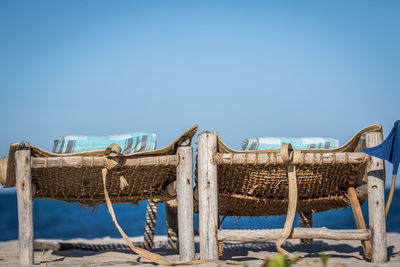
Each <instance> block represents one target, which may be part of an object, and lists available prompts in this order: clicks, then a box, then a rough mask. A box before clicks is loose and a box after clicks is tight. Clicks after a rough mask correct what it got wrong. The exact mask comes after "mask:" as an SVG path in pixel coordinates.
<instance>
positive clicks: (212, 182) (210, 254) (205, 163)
mask: <svg viewBox="0 0 400 267" xmlns="http://www.w3.org/2000/svg"><path fill="white" fill-rule="evenodd" d="M216 151H217V135H216V134H215V133H208V132H203V133H201V134H200V135H199V136H198V183H199V184H198V187H199V232H200V258H201V259H211V260H216V259H218V240H217V228H218V196H217V165H216V164H215V162H214V160H213V156H214V153H215V152H216Z"/></svg>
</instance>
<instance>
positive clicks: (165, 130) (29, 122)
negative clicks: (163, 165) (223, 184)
mask: <svg viewBox="0 0 400 267" xmlns="http://www.w3.org/2000/svg"><path fill="white" fill-rule="evenodd" d="M399 14H400V2H399V1H351V2H349V1H291V2H286V1H155V2H154V1H1V3H0V73H1V74H0V90H1V91H0V94H1V95H0V112H1V114H2V125H3V127H2V129H1V131H0V140H1V142H0V152H1V155H7V153H8V146H9V143H10V142H14V141H21V140H27V141H29V142H31V143H32V144H35V145H38V146H41V147H43V148H45V149H51V147H52V142H53V139H54V138H56V137H59V136H62V135H69V134H98V135H106V134H116V133H126V132H133V131H148V132H155V133H157V135H158V139H157V140H158V147H161V146H164V145H166V144H167V143H169V142H170V141H172V140H173V139H174V138H175V137H176V136H177V135H178V134H179V133H180V132H182V131H183V130H185V129H186V128H188V127H190V126H191V125H192V124H195V123H196V124H198V125H199V127H200V130H205V129H207V130H218V132H219V133H220V134H221V136H222V138H223V139H224V140H225V141H226V142H227V143H228V144H229V145H231V146H232V147H234V148H240V144H241V141H242V139H244V138H246V137H254V136H325V137H335V138H338V139H339V140H340V143H341V144H343V143H344V142H345V141H347V140H348V139H349V138H350V137H351V136H352V135H353V134H354V133H355V132H356V131H358V130H359V129H361V128H363V127H365V126H367V125H370V124H373V123H381V124H382V125H383V127H384V133H385V136H386V135H387V134H388V132H389V130H390V128H391V127H392V126H393V122H394V121H395V120H397V119H400V107H399V100H400V86H399V85H400V49H399V48H400V16H399ZM387 173H388V174H390V173H391V167H390V168H388V171H387Z"/></svg>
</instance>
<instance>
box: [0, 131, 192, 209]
mask: <svg viewBox="0 0 400 267" xmlns="http://www.w3.org/2000/svg"><path fill="white" fill-rule="evenodd" d="M196 131H197V126H196V125H195V126H193V127H191V128H190V129H188V130H186V131H185V132H183V133H182V134H181V135H180V136H179V137H178V138H176V139H175V140H174V141H173V142H172V143H171V144H169V145H168V146H166V147H164V148H161V149H156V150H151V151H143V152H136V153H133V154H123V155H121V154H120V155H114V156H112V155H111V156H110V155H108V156H107V155H106V152H105V151H104V150H93V151H85V152H77V153H71V154H55V153H51V152H48V151H45V150H43V149H41V148H39V147H36V146H33V145H30V150H31V155H32V156H31V168H32V170H31V172H32V184H33V186H34V187H35V188H36V191H34V192H33V193H34V197H35V198H50V199H57V200H62V201H67V202H78V203H81V204H85V205H90V206H92V205H98V204H103V203H106V201H105V195H104V189H103V180H102V169H103V168H104V167H107V169H108V172H107V181H106V186H107V189H108V193H109V197H110V199H111V201H112V202H114V203H122V202H129V203H137V202H138V201H142V200H147V199H156V200H158V201H167V200H170V199H174V198H175V195H173V196H172V195H170V194H168V193H167V192H166V190H165V188H166V186H167V185H168V184H170V183H172V182H174V181H175V180H176V167H177V165H178V164H179V157H178V155H176V150H177V147H178V146H179V145H180V144H182V143H183V142H189V144H190V142H191V139H192V137H193V135H194V134H195V133H196ZM19 149H21V144H19V143H12V144H11V145H10V150H9V155H8V164H7V172H6V175H5V176H6V179H5V182H4V187H13V186H15V152H16V151H17V150H19ZM3 176H4V175H3ZM3 179H4V178H3Z"/></svg>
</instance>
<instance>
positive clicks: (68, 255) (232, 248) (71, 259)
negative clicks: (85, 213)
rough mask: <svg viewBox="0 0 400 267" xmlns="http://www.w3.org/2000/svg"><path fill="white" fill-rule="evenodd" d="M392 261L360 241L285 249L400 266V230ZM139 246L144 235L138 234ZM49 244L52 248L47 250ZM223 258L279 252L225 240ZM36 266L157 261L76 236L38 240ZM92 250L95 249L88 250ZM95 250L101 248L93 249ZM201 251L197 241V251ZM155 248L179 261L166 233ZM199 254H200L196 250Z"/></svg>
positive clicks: (8, 258) (341, 262)
mask: <svg viewBox="0 0 400 267" xmlns="http://www.w3.org/2000/svg"><path fill="white" fill-rule="evenodd" d="M387 237H388V255H389V262H388V263H386V264H374V263H370V262H367V261H365V260H364V258H363V253H362V247H361V243H360V242H359V241H331V240H315V241H314V243H312V244H307V245H304V244H300V242H299V240H292V241H287V242H286V243H285V245H284V248H285V249H287V250H288V251H289V252H291V253H293V254H294V255H295V256H297V257H302V258H304V259H305V260H306V264H307V265H304V264H296V265H294V266H322V264H321V262H320V260H319V256H318V255H319V253H321V252H324V253H325V254H329V255H331V258H330V259H329V261H328V266H348V267H350V266H400V233H388V236H387ZM132 241H133V242H134V244H135V245H140V244H141V241H142V238H141V237H134V238H132ZM43 244H46V246H47V248H48V250H44V249H43ZM224 246H225V247H224V256H223V257H221V260H228V261H237V262H239V263H240V264H241V265H242V266H243V265H245V264H247V265H248V266H260V265H261V263H262V260H263V259H264V258H266V257H272V256H274V254H275V253H276V248H275V243H273V242H259V243H233V242H230V243H225V244H224ZM35 249H37V250H35V266H39V265H40V266H132V265H135V266H155V265H156V264H154V263H151V262H149V261H148V260H146V259H144V258H142V257H139V256H138V255H136V254H134V253H133V252H131V251H130V250H129V248H128V247H127V246H126V245H125V243H124V241H123V240H122V239H116V238H107V237H106V238H101V239H92V240H85V239H73V240H35ZM88 249H92V250H88ZM93 249H95V250H97V251H93ZM198 250H199V245H198V242H196V252H198ZM151 251H153V252H155V253H159V254H160V255H163V256H165V257H166V258H167V259H169V260H170V261H178V260H179V256H178V252H177V251H176V250H168V249H167V242H166V237H165V236H156V238H155V248H154V249H152V250H151ZM196 256H197V257H198V253H196ZM17 265H18V241H17V240H13V241H6V242H0V266H17ZM210 265H214V266H232V265H227V264H224V263H217V264H203V265H201V266H210Z"/></svg>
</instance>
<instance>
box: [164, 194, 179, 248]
mask: <svg viewBox="0 0 400 267" xmlns="http://www.w3.org/2000/svg"><path fill="white" fill-rule="evenodd" d="M165 217H166V219H167V237H168V248H169V249H178V208H177V204H176V201H175V200H170V201H167V202H165Z"/></svg>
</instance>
